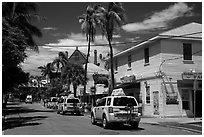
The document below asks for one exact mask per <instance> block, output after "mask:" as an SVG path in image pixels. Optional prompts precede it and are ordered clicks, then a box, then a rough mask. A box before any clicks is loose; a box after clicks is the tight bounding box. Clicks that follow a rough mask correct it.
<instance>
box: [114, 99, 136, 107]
mask: <svg viewBox="0 0 204 137" xmlns="http://www.w3.org/2000/svg"><path fill="white" fill-rule="evenodd" d="M128 104H129V105H132V106H137V103H136V101H135V99H134V98H127V97H119V98H114V101H113V106H127V105H128Z"/></svg>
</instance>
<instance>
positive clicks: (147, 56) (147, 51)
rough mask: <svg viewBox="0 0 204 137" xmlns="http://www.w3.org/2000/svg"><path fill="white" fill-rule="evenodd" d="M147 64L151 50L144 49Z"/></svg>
mask: <svg viewBox="0 0 204 137" xmlns="http://www.w3.org/2000/svg"><path fill="white" fill-rule="evenodd" d="M144 58H145V64H148V63H149V48H145V49H144Z"/></svg>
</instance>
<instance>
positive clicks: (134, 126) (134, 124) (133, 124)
mask: <svg viewBox="0 0 204 137" xmlns="http://www.w3.org/2000/svg"><path fill="white" fill-rule="evenodd" d="M138 126H139V123H138V122H134V123H132V124H131V127H132V128H133V129H137V128H138Z"/></svg>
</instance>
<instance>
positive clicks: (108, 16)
mask: <svg viewBox="0 0 204 137" xmlns="http://www.w3.org/2000/svg"><path fill="white" fill-rule="evenodd" d="M95 11H96V13H98V14H97V15H96V16H97V18H98V19H99V20H100V22H99V23H100V28H101V30H102V34H104V35H105V36H106V38H107V40H108V43H109V47H110V65H111V66H110V68H111V91H112V89H114V86H115V82H114V69H113V47H112V44H111V41H112V39H113V34H114V29H115V27H116V26H121V25H122V24H123V23H124V22H125V21H126V16H125V13H124V11H125V10H124V9H123V6H122V4H121V3H120V2H110V3H109V4H108V9H107V10H106V9H105V8H104V7H102V6H101V5H98V6H96V9H95Z"/></svg>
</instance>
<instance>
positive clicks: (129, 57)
mask: <svg viewBox="0 0 204 137" xmlns="http://www.w3.org/2000/svg"><path fill="white" fill-rule="evenodd" d="M131 62H132V57H131V55H129V56H128V67H129V68H131Z"/></svg>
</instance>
